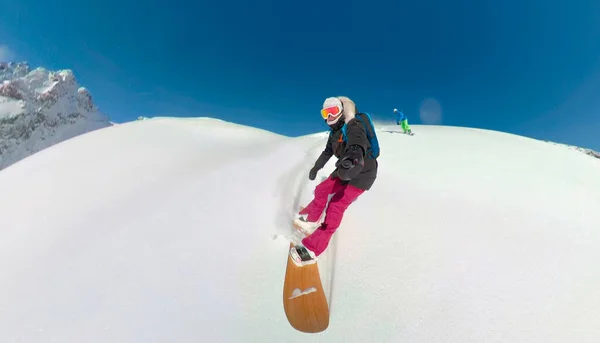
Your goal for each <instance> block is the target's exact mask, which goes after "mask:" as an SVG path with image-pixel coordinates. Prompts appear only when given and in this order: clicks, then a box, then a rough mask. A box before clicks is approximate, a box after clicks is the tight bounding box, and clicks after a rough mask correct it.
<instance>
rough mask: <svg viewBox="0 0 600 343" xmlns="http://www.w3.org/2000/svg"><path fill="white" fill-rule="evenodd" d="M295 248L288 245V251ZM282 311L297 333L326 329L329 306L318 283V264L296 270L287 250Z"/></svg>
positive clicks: (319, 278)
mask: <svg viewBox="0 0 600 343" xmlns="http://www.w3.org/2000/svg"><path fill="white" fill-rule="evenodd" d="M293 246H294V245H293V244H291V243H290V249H291V248H292V247H293ZM283 309H284V311H285V315H286V317H287V319H288V321H289V322H290V324H291V325H292V327H293V328H294V329H296V330H298V331H301V332H306V333H316V332H321V331H324V330H325V329H327V327H328V326H329V304H328V303H327V298H326V297H325V291H324V290H323V286H322V284H321V276H320V275H319V266H318V262H316V263H313V264H309V265H306V266H304V267H298V266H296V265H295V264H294V262H293V261H292V258H291V257H290V254H289V250H288V255H287V267H286V271H285V281H284V284H283Z"/></svg>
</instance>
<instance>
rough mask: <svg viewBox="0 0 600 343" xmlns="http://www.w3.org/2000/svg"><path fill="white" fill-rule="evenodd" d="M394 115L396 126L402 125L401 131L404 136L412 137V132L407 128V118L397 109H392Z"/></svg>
mask: <svg viewBox="0 0 600 343" xmlns="http://www.w3.org/2000/svg"><path fill="white" fill-rule="evenodd" d="M394 113H396V125H402V131H404V133H406V134H409V135H412V131H411V130H410V127H409V126H408V118H407V117H406V114H404V112H402V110H398V109H397V108H394Z"/></svg>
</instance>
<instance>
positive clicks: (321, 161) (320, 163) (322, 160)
mask: <svg viewBox="0 0 600 343" xmlns="http://www.w3.org/2000/svg"><path fill="white" fill-rule="evenodd" d="M331 156H333V148H332V146H331V134H330V135H329V138H328V139H327V144H326V145H325V150H323V152H321V155H320V156H319V158H317V160H316V161H315V165H314V166H313V168H312V169H311V170H310V174H309V176H308V177H309V179H311V180H314V179H315V177H316V176H317V172H318V171H319V170H321V169H322V168H323V167H325V164H327V162H328V161H329V159H330V158H331Z"/></svg>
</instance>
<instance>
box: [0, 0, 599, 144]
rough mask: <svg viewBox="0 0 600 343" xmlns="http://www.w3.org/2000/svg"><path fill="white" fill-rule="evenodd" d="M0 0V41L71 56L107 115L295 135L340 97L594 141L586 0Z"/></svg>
mask: <svg viewBox="0 0 600 343" xmlns="http://www.w3.org/2000/svg"><path fill="white" fill-rule="evenodd" d="M1 1H2V4H1V5H0V8H1V10H0V46H4V47H5V49H3V50H0V51H5V52H4V53H3V54H5V55H6V54H7V52H6V51H7V49H8V51H9V52H8V54H11V55H12V57H14V58H15V59H16V60H27V61H29V62H30V63H31V64H32V66H33V67H37V66H39V65H42V66H45V67H47V68H50V69H65V68H68V69H73V70H74V72H75V74H76V77H77V78H78V79H79V81H80V83H81V84H82V85H83V86H85V87H87V88H89V89H90V91H91V92H92V95H93V97H94V101H95V102H96V103H97V104H98V105H99V106H100V108H101V110H102V111H103V112H105V113H107V114H108V115H109V116H110V117H111V118H112V119H113V120H114V121H117V122H123V121H128V120H132V119H134V118H136V117H138V116H140V115H144V116H155V115H165V116H213V117H218V118H221V119H224V120H230V121H234V122H237V123H241V124H248V125H253V126H257V127H261V128H266V129H268V130H272V131H275V132H278V133H282V134H286V135H293V136H295V135H301V134H306V133H310V132H315V131H319V130H324V129H325V125H324V123H323V122H322V120H321V119H320V117H319V109H320V106H321V103H322V101H323V99H324V98H325V97H327V96H331V95H347V96H349V97H351V98H353V99H354V100H355V101H356V103H357V106H358V108H359V109H360V110H362V111H368V112H371V113H372V114H374V116H375V117H376V118H377V119H380V120H384V119H389V120H392V119H393V118H394V116H393V113H392V109H393V108H395V107H397V108H402V109H403V110H404V111H405V112H406V113H407V114H408V116H409V122H410V123H411V124H424V123H428V124H431V123H441V124H443V125H455V126H469V127H477V128H485V129H494V130H500V131H505V132H511V133H516V134H520V135H525V136H529V137H533V138H538V139H548V140H554V141H558V142H563V143H569V144H575V145H580V146H584V147H589V148H593V149H596V150H600V39H598V37H600V2H598V1H597V0H572V1H568V2H565V1H561V2H558V1H552V0H550V1H541V0H535V1H531V0H523V1H514V0H505V1H465V0H456V1H447V0H424V1H410V2H408V1H406V2H403V1H401V2H394V1H329V2H323V3H321V2H317V1H302V2H295V1H294V2H288V1H259V2H242V1H228V0H223V1H222V2H218V1H210V2H208V1H201V2H195V3H194V2H191V1H189V2H180V3H178V2H176V1H169V2H159V1H139V2H132V1H129V0H120V1H115V0H103V1H96V0H89V1H71V0H55V1H32V0H19V1H7V0H1ZM424 103H425V104H431V103H434V104H437V105H439V108H440V113H441V121H439V122H438V121H429V120H426V119H423V118H421V116H420V113H421V109H422V108H423V106H427V105H423V104H424ZM415 131H416V132H417V134H418V129H417V130H415Z"/></svg>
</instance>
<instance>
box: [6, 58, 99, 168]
mask: <svg viewBox="0 0 600 343" xmlns="http://www.w3.org/2000/svg"><path fill="white" fill-rule="evenodd" d="M110 125H111V124H110V122H109V118H108V117H107V116H106V115H104V114H103V113H101V112H100V111H99V110H98V108H97V107H96V105H95V104H94V103H93V101H92V97H91V95H90V93H89V91H88V90H87V89H86V88H85V87H80V85H79V83H78V81H77V80H76V79H75V76H74V74H73V72H72V71H71V70H68V69H67V70H59V71H49V70H46V69H45V68H42V67H40V68H36V69H34V70H31V69H30V67H29V64H27V63H12V62H11V63H3V62H0V170H1V169H3V168H6V167H7V166H9V165H11V164H13V163H15V162H17V161H19V160H21V159H23V158H25V157H27V156H29V155H31V154H34V153H36V152H38V151H41V150H43V149H45V148H47V147H49V146H52V145H54V144H56V143H58V142H61V141H64V140H67V139H69V138H72V137H75V136H77V135H80V134H82V133H85V132H89V131H92V130H96V129H99V128H104V127H107V126H110Z"/></svg>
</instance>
